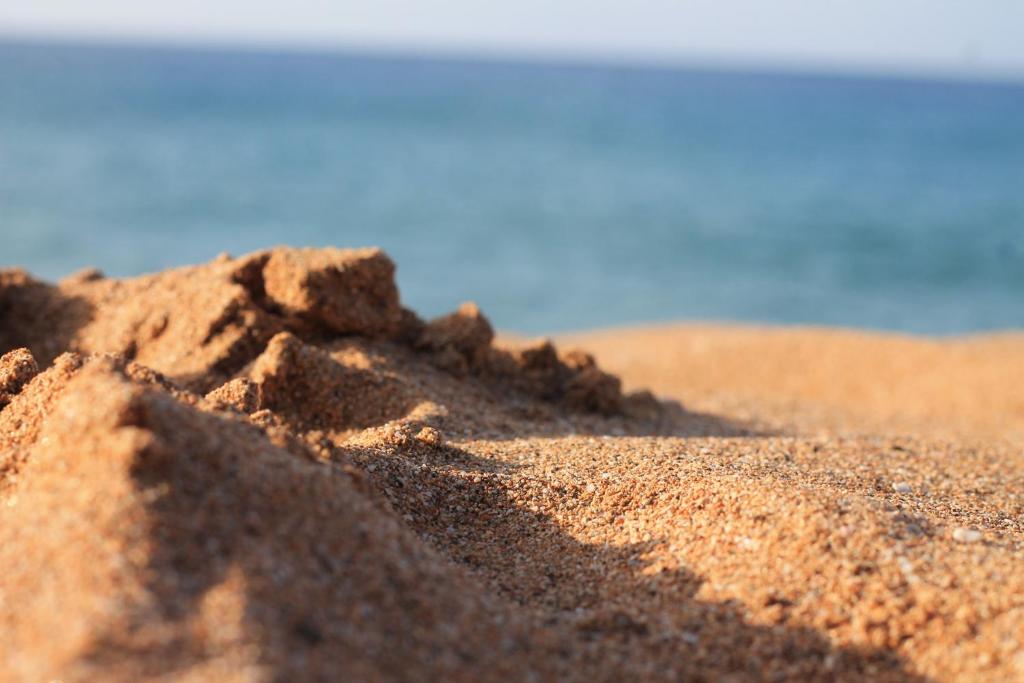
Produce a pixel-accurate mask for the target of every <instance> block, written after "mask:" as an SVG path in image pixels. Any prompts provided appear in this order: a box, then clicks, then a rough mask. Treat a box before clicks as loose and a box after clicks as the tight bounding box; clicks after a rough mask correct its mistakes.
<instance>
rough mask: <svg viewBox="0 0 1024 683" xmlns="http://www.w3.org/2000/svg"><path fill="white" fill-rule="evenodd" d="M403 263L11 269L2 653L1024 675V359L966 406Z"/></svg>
mask: <svg viewBox="0 0 1024 683" xmlns="http://www.w3.org/2000/svg"><path fill="white" fill-rule="evenodd" d="M393 274H394V264H392V263H391V261H390V259H388V257H387V256H386V255H385V254H383V252H380V251H379V250H342V249H325V250H308V249H289V248H277V249H274V250H268V251H264V252H257V253H255V254H250V255H246V256H243V257H240V258H232V257H229V256H226V255H225V256H221V257H218V258H217V259H216V260H214V261H213V262H211V263H208V264H205V265H200V266H192V267H187V268H182V269H176V270H172V271H166V272H163V273H158V274H154V275H148V276H143V277H139V278H131V279H124V280H115V279H111V278H105V277H103V276H102V275H101V274H99V273H98V272H95V271H85V272H83V273H80V274H76V275H75V276H72V277H70V278H68V279H66V280H64V281H62V282H61V283H59V284H58V285H50V284H47V283H42V282H39V281H37V280H35V279H33V278H32V277H31V276H29V275H28V274H27V273H24V272H23V271H17V270H9V271H0V354H5V355H3V357H2V359H0V392H2V395H3V396H4V401H5V402H6V405H4V406H3V407H2V409H0V567H3V571H2V572H0V605H3V606H4V609H3V610H0V628H2V629H3V632H4V633H5V643H4V647H3V650H2V651H0V678H2V679H4V680H19V681H20V680H46V679H56V678H60V679H61V680H66V681H67V680H95V679H97V678H100V679H103V680H133V681H134V680H143V679H160V680H197V681H198V680H225V679H226V680H239V681H243V680H244V681H263V680H337V679H338V678H339V677H340V678H345V679H348V680H368V681H372V680H381V681H406V680H410V681H415V680H423V681H428V680H465V681H477V680H524V681H538V680H541V681H546V680H551V681H554V680H607V681H614V680H652V681H657V680H664V681H675V680H737V681H739V680H785V679H789V680H863V679H865V678H871V679H873V680H899V681H924V680H978V679H981V678H984V679H986V680H1018V679H1019V678H1021V677H1022V676H1024V655H1022V648H1024V573H1022V572H1020V571H1019V567H1020V566H1022V565H1021V560H1022V559H1024V543H1022V532H1024V497H1022V492H1024V456H1022V454H1021V451H1020V449H1019V448H1018V447H1016V446H1015V445H1014V440H1013V438H1014V437H1013V431H1012V429H1013V427H1012V425H1014V424H1016V423H1015V422H1014V421H1015V420H1016V419H1017V416H1016V412H1015V410H1016V408H1015V406H1016V404H1015V403H1014V402H1013V400H1003V401H998V402H992V401H989V403H984V402H983V399H981V398H978V399H977V402H975V401H972V400H971V392H974V394H976V395H977V396H978V397H980V396H982V395H983V394H985V393H986V392H989V394H991V393H992V392H995V391H1002V392H1004V393H1003V394H1001V395H1002V396H1004V397H1005V396H1010V397H1011V398H1012V397H1013V394H1012V393H1009V392H1010V390H1009V389H1007V388H1006V384H1005V383H1004V382H1003V380H1002V378H1001V377H1000V376H997V375H996V374H994V373H993V374H987V373H988V371H984V372H983V371H978V372H972V371H970V370H969V369H968V370H963V371H962V372H960V374H959V375H956V376H957V377H958V378H959V379H958V380H957V381H959V382H960V384H961V392H962V394H964V395H961V396H959V397H958V402H957V405H962V406H977V408H976V410H977V414H978V415H979V416H981V415H983V414H986V411H988V412H992V411H995V412H999V413H1000V414H999V415H995V416H988V417H984V418H982V417H978V418H977V419H972V420H969V421H967V422H969V424H970V425H971V426H972V428H973V431H972V432H971V436H970V438H968V437H966V436H964V437H961V436H959V435H958V433H955V432H952V431H950V432H942V431H941V430H933V429H931V428H929V427H927V425H928V424H929V422H928V421H929V420H932V419H934V418H935V417H938V418H941V417H942V416H943V415H944V413H943V412H942V411H945V410H948V404H946V403H942V402H941V401H939V400H938V399H937V398H936V395H935V394H934V393H931V394H929V393H926V394H925V395H920V394H919V393H917V392H915V391H914V390H913V388H912V387H911V386H910V385H908V388H906V389H904V390H903V391H902V393H900V392H895V393H894V399H893V400H904V399H905V398H906V397H907V396H912V397H913V398H914V400H916V401H917V402H918V403H917V404H916V405H917V406H918V407H917V408H914V407H911V408H910V409H906V408H904V409H902V412H901V409H899V408H890V409H889V410H888V411H886V410H881V409H880V408H879V406H881V405H882V403H881V402H880V401H876V402H873V403H872V402H869V401H865V400H863V397H858V396H856V395H853V396H848V397H846V398H845V399H844V400H846V403H843V402H842V401H839V400H835V399H834V394H830V393H829V392H827V391H826V392H822V391H820V390H817V391H816V390H815V389H814V386H815V385H814V382H813V381H811V380H800V379H791V380H790V382H791V384H790V385H788V386H790V387H791V388H790V389H786V390H785V391H789V392H790V393H791V394H796V395H797V396H798V398H799V400H794V401H789V402H788V403H787V402H784V401H783V400H779V396H778V395H776V392H775V387H777V386H782V387H786V386H787V385H785V384H779V383H778V382H774V381H772V379H771V375H770V373H767V372H766V373H765V374H764V376H763V377H759V376H758V375H757V374H756V373H754V374H752V375H751V374H750V373H747V374H744V373H746V372H747V371H746V366H744V365H743V363H744V362H746V361H744V358H745V357H746V356H745V354H736V353H732V352H731V349H732V348H734V347H730V345H729V344H727V343H722V344H721V345H718V344H717V343H712V344H711V348H710V350H707V351H706V352H702V353H703V354H704V355H703V356H702V357H701V361H702V363H703V364H701V363H698V362H696V361H694V360H692V358H691V357H687V356H686V355H685V353H684V352H683V351H678V349H680V348H682V349H685V348H688V347H687V344H690V343H691V342H690V340H689V338H688V337H687V336H686V335H685V334H680V335H679V336H678V344H675V345H674V344H673V340H672V337H671V335H670V334H669V333H665V334H664V335H663V336H661V337H659V338H656V339H653V340H652V338H650V337H648V338H644V339H635V340H631V339H629V336H628V335H627V334H625V333H622V334H618V333H617V334H616V336H617V337H619V338H620V339H622V340H624V341H623V343H622V345H621V346H618V347H616V345H615V344H614V343H613V341H614V340H613V339H612V338H610V337H607V336H605V337H593V338H589V339H582V340H579V341H582V345H583V346H585V347H587V348H589V349H592V350H594V351H595V352H596V353H595V355H596V358H597V360H595V357H594V356H591V355H589V354H588V353H584V352H562V351H560V350H559V349H557V348H556V347H555V346H554V345H552V344H551V343H548V342H545V341H541V342H536V343H528V344H515V345H506V344H502V343H498V342H495V339H494V338H495V335H494V331H493V329H492V328H491V325H490V323H489V322H488V321H487V319H486V317H484V315H483V314H482V313H481V312H480V311H479V309H477V308H476V307H475V306H473V305H470V304H467V305H463V306H462V307H460V308H459V309H458V310H457V311H455V312H454V313H452V314H450V315H448V316H442V317H441V318H438V319H436V320H434V321H422V320H420V319H419V318H418V317H417V316H416V315H415V314H414V313H412V312H411V311H409V310H407V309H405V308H403V307H402V306H401V303H400V299H399V297H398V291H397V289H396V288H395V286H394V281H393ZM722 334H727V333H725V332H723V333H722ZM751 335H752V337H751V339H750V340H748V341H747V342H746V343H748V344H749V345H750V346H751V347H755V348H756V347H757V344H756V338H757V337H758V335H760V336H762V337H763V338H764V339H765V344H764V346H763V347H762V348H761V350H762V352H766V353H768V354H769V355H768V357H767V358H766V357H765V356H761V359H762V360H767V361H768V362H770V357H771V353H772V348H773V344H775V343H776V342H773V341H772V339H771V333H764V334H763V335H762V334H761V333H751ZM797 336H798V337H799V335H797ZM851 338H852V340H853V341H851V342H850V344H851V346H850V347H848V348H846V349H845V350H842V351H836V350H835V349H834V348H823V350H822V351H821V353H822V354H824V355H825V356H829V354H832V357H833V360H831V361H829V364H828V366H827V367H828V372H830V373H832V374H833V375H834V377H833V382H834V383H837V384H839V385H840V386H842V385H844V383H845V385H847V386H852V385H854V384H855V382H856V381H859V380H858V379H856V378H854V377H852V375H854V374H858V375H863V373H864V370H863V365H865V364H869V365H870V363H872V362H876V361H870V362H869V361H866V360H863V359H862V358H860V355H859V354H860V353H862V349H861V348H860V347H858V346H857V344H858V343H861V342H858V341H857V339H858V338H857V337H856V335H852V336H851ZM817 343H820V340H818V339H815V340H813V342H809V344H810V345H811V346H812V347H813V345H814V344H817ZM863 343H870V342H863ZM922 344H924V343H922ZM911 346H913V345H911ZM776 348H777V347H776ZM801 348H809V347H801ZM674 349H676V350H674ZM909 352H910V353H911V355H914V354H913V349H910V350H909ZM776 353H781V352H780V351H776ZM802 353H805V354H806V356H807V357H808V358H814V357H815V356H814V354H813V353H811V352H810V351H803V352H802ZM842 353H848V354H849V358H848V363H849V365H850V366H849V367H847V368H845V369H844V367H843V363H842V362H840V361H839V360H838V359H839V357H840V356H841V355H842ZM1018 353H1019V348H1018V347H1017V345H1016V344H1015V343H1013V342H1007V348H1006V350H1005V353H1004V357H1005V358H1009V357H1016V354H1018ZM631 354H632V355H631ZM673 354H676V355H673ZM1021 355H1024V354H1021ZM652 356H653V357H656V358H658V359H659V360H658V364H657V365H652V364H651V363H650V362H648V360H647V359H649V358H650V357H652ZM897 356H898V354H897V353H896V352H893V355H892V361H891V366H892V367H894V368H898V367H900V366H899V363H898V362H897V361H896V360H895V359H896V358H897ZM969 356H970V354H969V353H966V354H965V357H969ZM858 359H859V360H858ZM750 362H753V361H750ZM857 362H859V363H860V366H857ZM908 362H913V361H908ZM933 362H934V359H933ZM965 362H966V361H965ZM977 363H979V365H978V367H982V366H983V365H984V361H980V360H979V361H977ZM606 364H607V365H608V366H609V367H614V368H615V369H616V370H617V372H619V373H620V374H621V376H622V378H623V380H624V384H625V386H626V387H627V388H636V389H638V391H635V392H634V393H625V392H623V390H622V388H621V387H622V385H623V382H620V379H619V378H618V377H617V376H614V375H612V374H609V373H607V372H606V371H605V370H603V369H602V368H603V367H604V366H605V365H606ZM730 367H731V368H735V373H736V374H730V371H729V370H728V369H727V368H730ZM700 368H704V371H703V374H702V372H701V371H700ZM810 372H824V370H822V369H819V370H812V371H810ZM658 373H660V374H658ZM716 373H717V374H716ZM737 375H739V376H737ZM712 377H713V379H712ZM890 377H891V372H886V373H882V376H880V377H877V379H878V380H879V381H882V380H886V379H887V378H890ZM907 377H909V374H908V375H907ZM907 381H909V380H907ZM643 385H647V386H650V387H651V388H653V389H655V390H657V391H658V392H659V393H661V394H663V395H669V396H675V397H678V398H682V399H683V404H682V405H680V404H678V403H675V402H673V401H672V400H668V399H666V400H661V401H659V400H656V399H655V398H654V396H653V395H651V394H650V393H647V392H645V391H640V390H639V389H640V387H641V386H643ZM792 387H795V388H792ZM965 387H966V388H965ZM785 391H784V392H783V393H785ZM709 397H710V398H709ZM783 399H785V397H783ZM786 400H788V399H786ZM773 401H775V402H774V403H773ZM815 401H817V403H815ZM929 402H931V404H932V405H933V406H938V407H933V408H928V407H927V405H928V404H929ZM737 406H740V408H737ZM981 406H985V408H984V409H983V408H982V407H981ZM1000 411H1001V412H1000ZM879 416H881V417H879ZM893 425H897V426H898V427H899V429H895V428H891V427H892V426H893ZM922 425H924V426H922ZM1006 425H1010V427H1007V426H1006Z"/></svg>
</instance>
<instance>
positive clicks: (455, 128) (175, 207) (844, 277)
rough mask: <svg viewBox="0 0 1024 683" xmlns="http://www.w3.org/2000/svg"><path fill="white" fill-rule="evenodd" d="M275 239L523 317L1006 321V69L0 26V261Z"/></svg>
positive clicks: (1013, 178)
mask: <svg viewBox="0 0 1024 683" xmlns="http://www.w3.org/2000/svg"><path fill="white" fill-rule="evenodd" d="M277 243H289V244H300V245H325V244H337V245H367V244H375V245H380V246H383V247H385V248H386V249H387V250H388V251H389V252H390V253H391V254H392V256H394V258H395V260H396V261H397V262H398V264H399V276H398V277H399V284H400V286H401V287H402V293H403V297H404V299H405V300H406V301H407V302H408V303H409V304H410V305H412V306H413V307H415V308H416V309H418V310H419V311H420V312H421V313H424V314H434V313H438V312H441V311H444V310H448V309H451V308H453V307H454V306H455V305H456V304H457V303H458V302H459V301H461V300H464V299H474V300H476V301H477V302H479V303H480V304H481V306H482V307H483V308H484V310H485V311H486V312H488V314H489V315H490V316H491V318H492V319H493V320H494V322H495V323H496V324H497V325H498V326H499V327H502V328H506V329H518V330H522V331H527V332H538V331H556V330H564V329H570V328H582V327H592V326H604V325H613V324H625V323H632V322H640V321H656V320H677V319H717V320H722V319H730V320H747V321H767V322H782V323H820V324H830V325H847V326H859V327H871V328H887V329H897V330H907V331H916V332H932V333H955V332H966V331H976V330H987V329H994V328H1007V327H1018V328H1019V327H1024V86H1021V85H1016V86H1015V85H1006V84H1002V85H1000V84H982V83H974V84H969V83H943V82H924V81H922V82H915V81H906V80H879V79H858V78H838V77H836V78H830V77H821V76H795V75H770V74H760V75H758V74H740V73H722V72H713V71H707V72H700V71H687V70H667V69H660V70H659V69H642V68H626V67H586V66H544V65H525V64H519V65H515V64H499V63H476V62H471V61H455V60H429V59H413V58H380V57H376V58H373V57H361V56H352V55H315V54H285V53H277V54H275V53H260V52H243V51H211V50H170V49H153V48H126V47H121V48H112V47H102V48H101V47H85V46H77V47H76V46H68V45H64V46H57V45H44V44H35V45H31V44H15V43H0V264H4V265H9V264H21V265H24V266H26V267H28V268H29V269H30V270H32V271H34V272H36V273H38V274H40V275H42V276H45V277H48V278H55V277H58V276H60V275H63V274H65V273H67V272H70V271H72V270H74V269H77V268H79V267H82V266H85V265H97V266H99V267H100V268H102V269H103V270H105V271H106V272H108V273H110V274H113V275H129V274H136V273H141V272H145V271H151V270H155V269H160V268H164V267H167V266H173V265H181V264H186V263H192V262H199V261H204V260H208V259H210V258H212V257H213V256H214V255H215V254H217V252H220V251H229V252H232V253H242V252H245V251H248V250H252V249H257V248H260V247H264V246H268V245H273V244H277Z"/></svg>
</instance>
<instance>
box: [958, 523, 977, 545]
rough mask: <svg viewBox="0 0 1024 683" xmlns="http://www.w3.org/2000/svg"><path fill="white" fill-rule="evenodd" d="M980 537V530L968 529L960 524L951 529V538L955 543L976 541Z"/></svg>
mask: <svg viewBox="0 0 1024 683" xmlns="http://www.w3.org/2000/svg"><path fill="white" fill-rule="evenodd" d="M981 538H982V536H981V532H980V531H978V530H977V529H968V528H967V527H962V526H958V527H957V528H955V529H953V540H954V541H956V542H957V543H977V542H978V541H980V540H981Z"/></svg>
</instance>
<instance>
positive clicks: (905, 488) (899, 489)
mask: <svg viewBox="0 0 1024 683" xmlns="http://www.w3.org/2000/svg"><path fill="white" fill-rule="evenodd" d="M892 490H893V491H895V492H896V493H910V492H911V491H913V490H914V489H912V488H910V484H908V483H907V482H905V481H898V482H896V483H895V484H893V485H892Z"/></svg>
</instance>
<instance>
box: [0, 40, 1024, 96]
mask: <svg viewBox="0 0 1024 683" xmlns="http://www.w3.org/2000/svg"><path fill="white" fill-rule="evenodd" d="M2 44H8V45H11V44H14V45H19V44H20V45H25V46H35V47H46V46H49V45H59V46H65V47H80V48H86V49H89V48H99V49H103V48H111V49H154V50H168V51H183V52H204V51H205V52H236V53H237V52H241V53H253V54H269V55H273V54H279V55H309V56H317V55H319V56H349V57H367V58H376V59H401V60H417V59H418V60H436V61H462V62H476V63H484V64H496V65H500V64H504V65H512V66H516V65H522V66H564V67H569V68H573V67H575V68H587V67H590V68H603V67H607V68H625V69H629V68H635V69H652V70H665V71H698V72H712V73H713V72H719V73H736V74H742V73H745V74H759V75H765V76H770V75H777V76H806V77H824V78H828V77H832V78H849V79H858V78H859V79H872V80H891V81H924V82H937V83H942V82H947V83H963V84H979V85H1005V86H1011V87H1012V86H1018V87H1019V86H1024V71H1017V70H1015V69H970V68H966V67H965V68H963V69H941V68H937V67H934V66H917V67H913V66H900V65H895V64H893V65H890V66H888V67H886V66H882V65H869V64H866V63H855V62H851V61H842V60H821V61H819V62H817V64H813V63H810V62H808V61H807V60H801V59H779V58H758V57H754V56H748V57H725V56H721V55H717V56H716V55H698V54H692V55H683V54H677V55H655V54H641V53H632V52H630V53H614V52H609V53H598V52H592V51H588V50H571V49H569V50H558V49H523V50H516V49H514V48H508V47H504V48H503V47H498V48H494V49H488V48H482V47H480V46H470V45H455V44H430V43H419V44H398V43H389V42H386V41H354V40H338V41H331V42H328V41H317V40H313V41H310V40H307V41H299V40H288V39H242V40H239V39H232V38H227V37H220V36H200V37H192V38H185V37H181V36H173V35H166V34H165V35H157V34H141V35H135V36H128V35H119V34H115V33H111V34H96V33H80V32H60V31H14V32H11V31H9V30H6V29H3V28H0V45H2Z"/></svg>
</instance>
